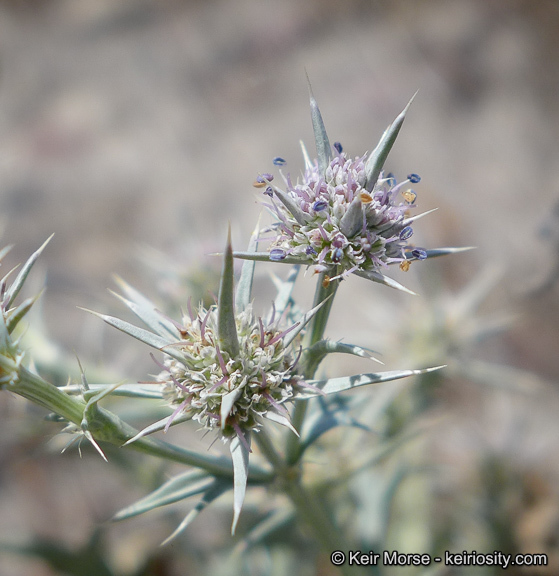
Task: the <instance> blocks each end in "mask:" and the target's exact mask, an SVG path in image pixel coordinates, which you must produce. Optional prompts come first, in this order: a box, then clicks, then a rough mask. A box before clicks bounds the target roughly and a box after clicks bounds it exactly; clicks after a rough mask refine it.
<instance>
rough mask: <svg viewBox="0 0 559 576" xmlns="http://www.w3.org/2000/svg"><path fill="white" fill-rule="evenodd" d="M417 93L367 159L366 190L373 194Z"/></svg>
mask: <svg viewBox="0 0 559 576" xmlns="http://www.w3.org/2000/svg"><path fill="white" fill-rule="evenodd" d="M416 94H417V92H416V93H415V94H414V95H413V96H412V97H411V100H410V101H409V102H408V104H407V106H406V107H405V108H404V110H403V111H402V112H401V113H400V114H399V115H398V117H397V118H396V119H395V120H394V122H392V124H390V126H388V128H387V129H386V130H385V131H384V133H383V135H382V137H381V139H380V141H379V143H378V144H377V146H376V148H375V149H374V150H373V151H372V152H371V155H370V156H369V158H368V159H367V163H366V164H365V174H366V177H367V179H366V182H365V188H366V189H367V190H368V191H369V192H371V190H372V189H373V188H374V187H375V184H376V183H377V180H378V177H379V175H380V172H381V170H382V167H383V166H384V163H385V161H386V158H387V156H388V153H389V152H390V150H391V149H392V146H393V145H394V142H395V141H396V137H397V136H398V132H400V128H401V127H402V124H403V123H404V119H405V117H406V113H407V111H408V109H409V107H410V105H411V103H412V102H413V99H414V98H415V95H416Z"/></svg>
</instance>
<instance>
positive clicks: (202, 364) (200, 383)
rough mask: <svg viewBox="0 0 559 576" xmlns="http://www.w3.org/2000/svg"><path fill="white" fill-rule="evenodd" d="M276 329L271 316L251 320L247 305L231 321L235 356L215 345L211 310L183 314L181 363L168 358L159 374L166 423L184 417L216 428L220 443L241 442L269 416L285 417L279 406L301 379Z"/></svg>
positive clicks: (215, 323) (215, 317)
mask: <svg viewBox="0 0 559 576" xmlns="http://www.w3.org/2000/svg"><path fill="white" fill-rule="evenodd" d="M278 320H279V319H278ZM278 325H279V322H277V321H275V320H274V318H272V319H271V321H270V322H266V321H263V320H262V318H255V316H254V314H253V312H252V307H251V306H250V305H248V306H247V307H246V308H245V310H244V311H242V312H240V313H238V314H236V317H235V327H236V331H237V337H238V353H237V354H234V355H232V354H231V353H230V352H228V351H226V350H222V349H221V348H220V346H219V337H218V313H217V308H216V307H212V308H210V309H209V310H206V309H205V308H203V307H200V308H199V310H198V313H197V314H196V315H194V314H192V315H190V314H188V315H186V316H185V318H183V325H182V326H181V327H180V331H181V336H182V340H181V341H180V342H179V343H178V344H177V346H176V347H175V348H176V349H178V350H179V351H180V353H181V355H182V356H183V357H184V359H183V360H182V361H178V360H176V359H175V358H173V357H168V358H167V359H166V360H165V364H164V369H163V371H162V372H161V373H160V374H159V376H158V380H159V381H160V382H163V396H164V398H165V399H166V400H167V401H168V402H170V403H171V404H172V405H174V406H176V410H175V412H174V414H173V415H172V416H171V417H170V419H169V422H168V424H169V425H170V424H171V423H172V421H173V419H174V418H175V417H176V416H178V415H179V414H181V413H184V414H188V415H190V416H191V417H192V419H193V420H196V421H198V422H200V423H201V424H203V425H204V427H206V428H210V429H217V430H221V435H222V437H223V438H224V439H230V438H232V437H234V436H235V435H237V436H238V437H239V438H240V439H241V441H244V440H245V434H246V433H247V432H250V431H256V430H258V429H259V428H260V427H261V425H262V418H264V417H268V415H269V413H270V412H272V413H274V414H275V415H276V416H278V417H284V418H285V417H288V412H287V410H286V408H285V407H284V406H282V404H283V403H284V402H286V401H287V400H289V399H290V398H291V397H292V396H293V393H294V390H293V387H294V385H296V383H297V382H298V380H300V377H299V376H297V375H295V374H293V366H294V364H295V359H294V357H293V355H292V353H291V351H290V350H291V346H288V347H286V346H285V344H284V336H286V334H287V333H288V332H290V331H291V330H290V329H288V330H285V331H281V330H280V329H279V327H278ZM293 328H295V326H293V327H292V329H293Z"/></svg>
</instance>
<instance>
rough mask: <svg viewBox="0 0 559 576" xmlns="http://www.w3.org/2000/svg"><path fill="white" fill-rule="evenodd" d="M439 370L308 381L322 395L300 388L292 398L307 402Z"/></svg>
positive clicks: (403, 371)
mask: <svg viewBox="0 0 559 576" xmlns="http://www.w3.org/2000/svg"><path fill="white" fill-rule="evenodd" d="M441 368H444V366H435V367H434V368H425V369H423V370H391V371H388V372H378V373H371V374H356V375H355V376H342V377H341V378H329V379H327V380H309V381H307V384H309V385H310V386H314V387H315V388H318V389H319V390H321V391H322V394H320V392H318V391H314V390H307V389H305V388H302V389H301V391H300V392H298V393H297V394H296V395H295V396H294V397H293V400H294V401H297V400H307V399H308V398H314V397H315V396H321V395H324V394H337V393H338V392H344V391H345V390H352V389H353V388H359V387H361V386H367V385H368V384H380V383H381V382H389V381H391V380H399V379H400V378H406V377H408V376H414V375H418V374H427V373H428V372H434V371H435V370H440V369H441Z"/></svg>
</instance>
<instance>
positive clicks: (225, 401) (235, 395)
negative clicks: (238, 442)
mask: <svg viewBox="0 0 559 576" xmlns="http://www.w3.org/2000/svg"><path fill="white" fill-rule="evenodd" d="M242 393H243V388H241V387H239V388H235V389H234V390H232V391H231V392H229V393H228V394H225V396H223V397H222V398H221V408H220V416H221V429H222V430H223V429H224V428H225V426H226V424H227V418H229V414H230V412H231V409H232V408H233V406H234V404H235V402H236V401H237V400H238V399H239V397H240V396H241V394H242Z"/></svg>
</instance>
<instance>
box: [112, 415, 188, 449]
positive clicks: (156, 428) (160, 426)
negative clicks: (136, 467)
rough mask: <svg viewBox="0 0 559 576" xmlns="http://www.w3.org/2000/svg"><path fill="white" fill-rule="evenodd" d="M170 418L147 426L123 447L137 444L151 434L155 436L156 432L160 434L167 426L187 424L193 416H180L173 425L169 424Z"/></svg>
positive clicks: (167, 417)
mask: <svg viewBox="0 0 559 576" xmlns="http://www.w3.org/2000/svg"><path fill="white" fill-rule="evenodd" d="M169 418H170V416H165V418H162V419H161V420H158V421H157V422H154V423H153V424H150V425H149V426H146V427H145V428H144V429H143V430H141V431H140V432H138V434H136V436H133V437H132V438H130V440H127V441H126V442H125V443H124V444H123V446H127V445H128V444H132V442H136V440H139V439H140V438H143V437H144V436H148V435H149V434H153V433H154V432H160V431H161V430H165V428H166V427H167V425H169V426H175V425H176V424H180V423H181V422H187V421H188V420H191V419H192V414H181V415H180V416H177V417H176V418H174V419H173V421H172V422H171V424H169Z"/></svg>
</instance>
